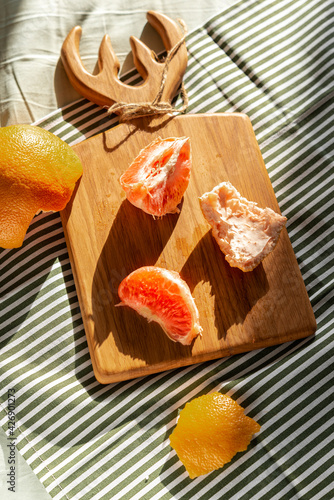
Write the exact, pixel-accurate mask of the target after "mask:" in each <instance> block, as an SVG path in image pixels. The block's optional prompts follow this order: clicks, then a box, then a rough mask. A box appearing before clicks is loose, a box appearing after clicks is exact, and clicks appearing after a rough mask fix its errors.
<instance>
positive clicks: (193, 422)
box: [169, 392, 260, 479]
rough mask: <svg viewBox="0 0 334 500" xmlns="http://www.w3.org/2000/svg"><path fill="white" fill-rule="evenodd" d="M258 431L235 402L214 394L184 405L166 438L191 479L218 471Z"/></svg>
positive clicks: (257, 425) (225, 396)
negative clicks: (175, 423) (174, 425)
mask: <svg viewBox="0 0 334 500" xmlns="http://www.w3.org/2000/svg"><path fill="white" fill-rule="evenodd" d="M259 430H260V425H259V424H258V423H257V422H255V420H253V419H252V418H250V417H247V416H245V415H244V409H243V408H242V407H241V406H240V405H238V403H237V402H236V401H234V400H233V399H232V398H230V397H229V396H227V395H226V394H221V393H220V392H214V393H212V394H208V395H204V396H200V397H199V398H196V399H193V400H192V401H190V402H189V403H187V404H186V405H185V407H184V409H183V410H181V412H180V416H179V419H178V422H177V425H176V427H175V428H174V430H173V432H172V434H171V435H170V437H169V439H170V444H171V446H172V448H173V449H174V450H175V451H176V453H177V455H178V457H179V459H180V460H181V462H182V463H183V465H184V466H185V467H186V470H187V472H188V474H189V477H190V478H191V479H193V478H195V477H198V476H201V475H204V474H207V473H209V472H212V471H213V470H217V469H220V468H221V467H223V465H225V464H227V463H228V462H230V461H231V460H232V458H233V457H234V455H236V453H238V452H239V451H245V450H246V449H247V447H248V445H249V443H250V441H251V439H252V436H253V434H255V433H256V432H259Z"/></svg>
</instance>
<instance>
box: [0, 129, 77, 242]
mask: <svg viewBox="0 0 334 500" xmlns="http://www.w3.org/2000/svg"><path fill="white" fill-rule="evenodd" d="M81 175H82V165H81V162H80V160H79V158H78V156H77V155H76V154H75V152H74V151H73V149H72V148H71V147H70V146H69V145H68V144H66V143H65V142H64V141H62V140H61V139H60V138H59V137H57V136H55V135H54V134H52V133H51V132H48V131H47V130H45V129H42V128H41V127H37V126H34V125H10V126H8V127H2V128H0V246H1V247H3V248H18V247H20V246H22V244H23V240H24V237H25V235H26V232H27V230H28V227H29V224H30V222H31V220H32V219H33V217H34V216H35V215H36V214H37V213H39V212H41V211H42V212H49V211H53V212H56V211H59V210H63V209H64V208H65V206H66V205H67V203H68V202H69V200H70V198H71V196H72V193H73V190H74V187H75V183H76V182H77V180H78V179H79V178H80V177H81Z"/></svg>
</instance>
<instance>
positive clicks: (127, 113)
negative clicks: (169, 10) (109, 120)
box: [107, 19, 189, 122]
mask: <svg viewBox="0 0 334 500" xmlns="http://www.w3.org/2000/svg"><path fill="white" fill-rule="evenodd" d="M177 21H178V23H179V24H180V25H181V27H182V29H183V33H184V35H183V37H182V38H181V39H180V40H179V41H178V42H177V43H176V44H175V45H174V47H172V48H171V49H170V50H169V51H168V52H167V56H166V58H165V60H164V61H163V62H164V68H163V71H162V77H161V82H160V87H159V90H158V93H157V95H156V96H155V98H154V99H153V101H152V102H138V103H126V102H116V103H115V104H113V105H112V106H110V107H109V108H108V111H107V113H108V114H112V113H117V114H119V117H120V118H119V120H120V122H123V121H127V120H131V119H133V118H140V117H142V116H150V115H163V114H166V113H175V112H177V113H184V111H185V110H186V109H187V108H188V104H189V99H188V94H187V91H186V89H185V86H184V83H183V82H182V83H181V96H182V100H183V105H182V106H181V108H178V109H177V108H175V107H174V106H172V105H171V104H170V103H169V102H163V101H161V98H162V94H163V91H164V88H165V85H166V80H167V73H168V69H169V64H170V62H171V60H172V59H173V57H174V56H175V54H176V52H177V51H178V49H179V48H180V47H181V45H182V44H183V43H185V39H186V34H187V27H186V24H185V22H184V21H183V20H182V19H178V20H177ZM154 55H155V54H154ZM155 58H156V60H157V61H159V59H158V57H157V56H156V55H155ZM159 62H160V61H159Z"/></svg>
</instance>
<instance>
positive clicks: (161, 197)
mask: <svg viewBox="0 0 334 500" xmlns="http://www.w3.org/2000/svg"><path fill="white" fill-rule="evenodd" d="M190 170H191V150H190V140H189V138H188V137H179V138H175V137H170V138H168V139H161V138H160V137H158V139H156V140H154V141H153V142H151V143H150V144H149V145H148V146H146V147H145V148H144V149H142V150H141V151H140V153H139V155H138V156H137V157H136V158H135V160H134V161H133V162H132V163H131V165H130V166H129V168H128V169H127V170H126V172H124V174H123V175H122V176H121V178H120V183H121V186H122V188H123V189H124V191H125V193H126V197H127V199H128V200H129V201H130V202H131V203H132V204H133V205H135V206H136V207H138V208H141V209H142V210H143V211H144V212H146V213H148V214H151V215H153V216H158V217H160V216H162V215H166V214H168V213H179V211H180V210H179V208H178V206H177V205H178V204H179V203H180V202H181V200H182V196H183V195H184V192H185V190H186V189H187V187H188V184H189V178H190Z"/></svg>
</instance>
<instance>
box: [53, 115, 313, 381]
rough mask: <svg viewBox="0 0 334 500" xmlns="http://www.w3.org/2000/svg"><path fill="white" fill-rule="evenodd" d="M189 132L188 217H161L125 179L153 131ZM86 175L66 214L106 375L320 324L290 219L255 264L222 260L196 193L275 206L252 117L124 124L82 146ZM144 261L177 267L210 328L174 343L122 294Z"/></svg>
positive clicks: (259, 342) (113, 377)
mask: <svg viewBox="0 0 334 500" xmlns="http://www.w3.org/2000/svg"><path fill="white" fill-rule="evenodd" d="M159 136H160V137H173V136H174V137H175V136H188V137H190V140H191V145H192V158H193V166H192V173H191V179H190V183H189V186H188V189H187V191H186V193H185V195H184V198H183V201H182V203H181V212H180V214H173V215H167V216H165V217H163V218H161V219H154V218H153V217H151V216H150V215H148V214H145V213H144V212H142V211H141V210H139V209H138V208H136V207H134V206H132V205H131V204H130V203H129V202H128V201H127V200H126V198H125V193H124V192H123V191H122V189H121V187H120V184H119V178H120V176H121V174H122V173H123V172H124V171H125V170H126V169H127V167H128V166H129V164H130V163H131V162H132V160H133V159H134V158H135V157H136V156H137V154H138V153H139V151H140V150H141V149H142V148H143V147H145V146H146V145H147V144H148V143H149V142H150V141H152V140H153V139H155V138H156V137H159ZM74 149H75V151H76V153H77V154H78V155H79V157H80V158H81V160H82V163H83V166H84V174H83V177H82V179H81V180H80V182H79V184H78V187H77V190H76V192H75V195H74V196H73V198H72V201H71V202H70V204H69V205H68V206H67V207H66V209H65V210H64V211H63V212H62V213H61V217H62V221H63V226H64V230H65V236H66V240H67V245H68V249H69V254H70V259H71V263H72V268H73V272H74V277H75V282H76V287H77V291H78V296H79V301H80V306H81V312H82V316H83V321H84V326H85V331H86V336H87V341H88V345H89V350H90V354H91V359H92V363H93V367H94V372H95V375H96V378H97V379H98V380H99V381H100V382H101V383H110V382H116V381H121V380H126V379H129V378H134V377H139V376H142V375H147V374H150V373H155V372H159V371H163V370H167V369H171V368H175V367H180V366H184V365H189V364H193V363H198V362H202V361H206V360H211V359H215V358H219V357H223V356H229V355H233V354H235V353H240V352H244V351H248V350H253V349H258V348H262V347H266V346H270V345H274V344H279V343H283V342H286V341H291V340H294V339H298V338H301V337H305V336H308V335H311V334H313V333H314V332H315V329H316V323H315V318H314V315H313V311H312V308H311V305H310V302H309V298H308V295H307V292H306V289H305V286H304V282H303V280H302V276H301V273H300V270H299V267H298V264H297V261H296V257H295V255H294V252H293V249H292V246H291V243H290V241H289V238H288V234H287V231H286V229H285V228H284V229H283V231H282V234H281V236H280V239H279V242H278V244H277V246H276V248H275V250H274V251H273V252H272V253H271V254H270V255H269V256H268V257H267V258H266V259H265V260H264V261H263V263H262V264H260V265H259V266H258V267H257V268H256V269H255V270H254V271H252V272H249V273H243V272H242V271H240V270H239V269H236V268H232V267H230V266H229V264H228V263H227V262H226V261H225V258H224V255H223V254H222V253H221V251H220V249H219V247H218V245H217V244H216V242H215V241H214V239H213V237H212V235H211V229H210V227H209V225H208V224H207V222H206V221H205V219H204V218H203V215H202V213H201V209H200V205H199V201H198V197H199V196H201V195H202V194H203V193H204V192H206V191H209V190H211V189H212V188H213V187H214V186H216V185H217V184H218V183H220V182H222V181H227V180H229V181H230V182H231V183H232V184H233V185H234V186H235V187H236V189H237V190H238V191H239V192H240V193H241V195H242V196H245V197H246V198H248V199H249V200H252V201H256V202H257V203H258V204H259V206H260V207H265V206H268V207H270V208H272V209H273V210H275V211H277V212H279V208H278V204H277V201H276V198H275V195H274V191H273V188H272V186H271V183H270V180H269V177H268V174H267V171H266V168H265V165H264V163H263V159H262V156H261V153H260V150H259V147H258V144H257V141H256V138H255V135H254V132H253V129H252V126H251V123H250V120H249V119H248V117H246V116H245V115H242V114H226V115H224V114H214V115H187V116H178V117H174V118H168V117H165V118H160V119H155V120H150V119H137V120H135V121H134V122H133V123H131V124H121V125H119V126H117V127H115V128H113V129H111V130H110V131H108V132H104V133H102V134H100V135H98V136H95V137H93V138H91V139H88V140H87V141H84V142H82V143H80V144H78V145H77V146H74ZM144 265H156V266H160V267H164V268H167V269H171V270H175V271H178V272H180V274H181V277H182V278H183V279H185V280H186V282H187V283H188V285H189V287H190V289H191V292H192V294H193V296H194V298H195V301H196V304H197V306H198V309H199V314H200V323H201V325H202V327H203V336H202V337H201V338H197V339H196V340H195V341H194V342H193V344H192V345H191V346H182V345H181V344H178V343H173V342H172V341H171V340H169V339H168V338H167V336H166V335H165V334H164V333H163V331H162V330H161V328H160V327H159V326H158V325H157V324H155V323H147V321H146V320H145V319H144V318H142V317H140V316H139V315H138V314H137V313H136V312H135V311H133V310H131V309H129V308H127V307H115V304H117V303H119V298H118V294H117V289H118V285H119V283H120V281H121V280H122V279H123V278H124V277H125V276H126V275H128V274H129V273H130V272H132V271H133V270H135V269H137V268H138V267H141V266H144Z"/></svg>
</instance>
